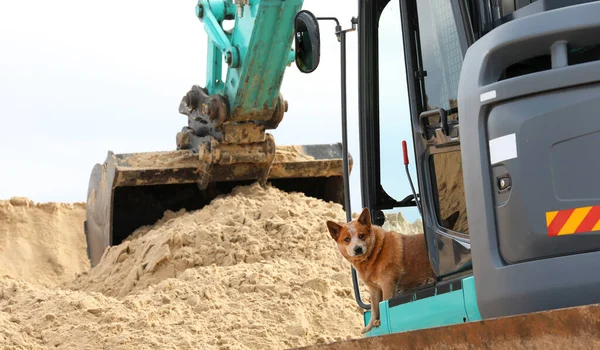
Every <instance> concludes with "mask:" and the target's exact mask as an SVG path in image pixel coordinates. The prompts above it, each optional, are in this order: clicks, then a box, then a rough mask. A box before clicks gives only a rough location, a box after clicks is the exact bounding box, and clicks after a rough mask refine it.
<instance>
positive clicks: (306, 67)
mask: <svg viewBox="0 0 600 350" xmlns="http://www.w3.org/2000/svg"><path fill="white" fill-rule="evenodd" d="M294 34H295V41H294V45H295V46H294V50H295V51H296V67H298V69H299V70H300V71H301V72H302V73H311V72H313V71H314V70H315V69H317V67H318V66H319V61H320V59H321V41H320V34H319V22H317V18H316V17H315V16H314V15H313V14H312V13H311V12H310V11H307V10H302V11H300V12H298V13H297V14H296V17H294Z"/></svg>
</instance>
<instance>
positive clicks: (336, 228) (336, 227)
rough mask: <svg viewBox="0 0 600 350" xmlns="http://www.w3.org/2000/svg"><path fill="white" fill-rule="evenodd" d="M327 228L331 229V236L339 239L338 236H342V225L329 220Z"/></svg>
mask: <svg viewBox="0 0 600 350" xmlns="http://www.w3.org/2000/svg"><path fill="white" fill-rule="evenodd" d="M327 229H328V230H329V234H330V235H331V238H333V239H334V240H336V241H337V239H338V237H339V236H340V231H341V230H342V225H340V224H338V223H335V222H333V221H329V220H327Z"/></svg>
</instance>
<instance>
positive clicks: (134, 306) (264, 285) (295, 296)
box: [0, 185, 420, 349]
mask: <svg viewBox="0 0 600 350" xmlns="http://www.w3.org/2000/svg"><path fill="white" fill-rule="evenodd" d="M16 202H19V201H16ZM21 202H22V203H27V204H26V205H25V204H22V205H15V204H11V205H10V208H12V209H10V210H4V211H0V213H5V214H4V215H3V217H2V220H4V221H2V222H11V223H14V222H16V221H23V220H25V219H18V218H28V220H29V221H36V220H33V219H32V218H33V217H34V216H33V215H32V214H29V216H27V215H25V216H23V215H24V214H19V215H20V216H19V215H15V213H19V210H21V211H23V212H32V211H33V210H34V209H35V208H37V207H36V206H34V205H33V204H32V203H30V202H28V201H21ZM8 207H9V206H8V204H4V206H3V207H2V208H4V209H6V208H8ZM48 207H52V208H58V209H52V210H51V211H48V212H52V213H54V214H53V215H50V216H47V217H44V216H40V218H42V219H39V223H38V224H36V225H30V226H27V227H29V228H28V230H29V231H30V232H23V230H25V228H26V226H23V229H22V230H21V231H15V230H14V229H13V230H12V231H10V230H9V231H10V232H12V236H9V237H15V240H16V237H21V236H23V237H27V238H23V239H22V240H21V241H19V242H20V243H19V244H21V246H22V248H20V249H24V250H25V248H27V247H32V246H35V245H34V243H35V239H36V238H37V239H38V241H43V240H40V239H39V237H46V236H50V237H53V239H55V241H52V240H48V242H47V243H45V245H42V246H40V247H39V249H38V252H37V254H41V255H44V254H46V255H48V254H49V253H48V252H56V251H57V249H59V248H60V249H65V251H66V250H67V249H68V248H70V249H72V255H73V256H75V258H72V259H71V260H70V261H71V262H77V264H75V263H73V265H74V266H66V267H64V268H63V270H62V271H63V273H62V275H60V276H61V277H60V278H58V280H60V282H62V284H61V285H60V286H59V287H58V288H54V287H52V284H50V283H37V282H39V281H42V280H43V278H45V279H47V280H49V281H50V280H52V278H57V276H59V275H58V274H57V273H56V272H54V274H51V275H50V277H47V276H45V274H46V273H47V271H48V270H49V269H50V270H52V269H54V267H53V266H55V265H56V264H55V263H54V262H55V261H57V260H58V258H56V257H57V256H65V255H66V253H64V254H54V255H52V254H50V255H52V256H55V260H51V259H50V260H49V259H45V260H42V262H40V263H39V264H37V265H36V263H34V264H33V265H29V263H24V261H23V259H20V258H18V257H17V258H16V259H17V260H15V261H13V262H12V263H11V264H9V266H10V268H13V269H16V268H17V267H18V266H19V265H22V266H21V269H20V270H15V273H13V274H11V276H13V277H15V278H21V277H23V276H24V277H28V278H22V279H24V281H23V280H17V279H14V278H9V277H5V278H0V348H3V349H4V348H7V349H13V348H14V349H45V348H58V349H99V348H111V349H113V348H114V349H146V348H160V349H185V348H198V349H282V348H290V347H297V346H304V345H309V344H314V343H322V342H331V341H334V340H341V339H348V338H357V337H360V336H361V335H360V330H361V328H362V312H361V310H360V309H359V308H358V306H357V305H356V303H355V301H354V296H353V293H352V280H351V275H350V265H349V263H347V262H346V261H345V260H344V259H343V258H342V257H341V255H340V254H339V252H338V251H337V250H336V248H335V243H334V242H333V240H331V238H330V236H329V234H328V231H327V228H326V226H325V222H326V220H329V219H334V220H338V221H344V218H345V215H344V212H343V210H342V208H341V206H340V205H338V204H332V203H325V202H323V201H319V200H316V199H313V198H309V197H306V196H304V195H302V194H289V193H285V192H282V191H279V190H277V189H275V188H270V187H267V188H261V187H260V186H258V185H252V186H246V187H238V188H236V189H235V190H234V191H233V192H232V193H231V194H230V195H227V196H223V197H219V198H217V199H215V200H214V201H213V202H212V203H211V204H210V205H208V206H206V207H205V208H203V209H202V210H199V211H194V212H185V211H180V212H177V213H173V212H167V213H165V216H164V217H163V219H161V220H160V221H159V222H157V223H156V224H155V225H152V226H147V227H142V228H140V229H138V230H137V231H136V232H135V233H134V234H133V235H132V236H131V237H130V238H129V239H128V240H127V241H125V242H123V243H122V244H120V245H118V246H114V247H111V248H109V249H107V250H106V252H105V254H104V256H103V257H102V260H101V261H100V263H99V264H98V266H96V267H95V268H94V269H92V270H89V271H85V270H86V265H85V264H87V260H86V259H87V256H86V252H85V239H84V238H82V237H83V232H82V221H83V215H84V214H83V213H84V210H83V206H82V205H72V206H70V205H48ZM15 208H17V209H15ZM18 208H21V209H18ZM25 208H26V209H25ZM35 210H40V211H41V212H45V211H44V209H42V208H41V207H40V208H38V209H35ZM46 210H47V209H46ZM6 213H8V214H6ZM74 213H79V214H78V215H79V216H77V215H74ZM61 220H62V221H61ZM402 220H403V219H402V217H401V216H394V219H392V221H390V223H391V224H392V226H393V227H394V228H408V227H412V226H410V225H408V226H407V225H404V224H403V223H402ZM25 221H27V220H25ZM36 222H37V221H36ZM46 222H47V224H48V225H46ZM65 222H68V223H69V225H70V226H69V227H63V226H64V225H63V226H61V225H60V223H63V224H64V223H65ZM4 226H5V225H3V226H2V227H4ZM10 227H15V226H10ZM52 230H54V231H52ZM25 231H26V230H25ZM419 231H420V230H419ZM19 234H20V235H21V236H19ZM38 236H39V237H38ZM63 236H66V237H63ZM2 237H4V235H3V236H2ZM3 239H4V238H3ZM30 239H32V240H33V241H30ZM69 240H74V241H75V243H73V242H69ZM82 240H83V241H82ZM50 242H56V245H50V244H49V243H50ZM58 242H62V243H58ZM15 244H16V243H15ZM82 244H83V245H82ZM4 246H5V245H2V247H4ZM16 248H17V246H15V249H16ZM27 249H29V248H27ZM44 249H47V250H48V251H44ZM81 261H85V264H83V265H81V264H80V263H81ZM78 264H79V265H78ZM4 265H5V264H4V263H3V264H2V265H1V266H2V268H6V267H5V266H4ZM67 265H68V264H67ZM67 267H68V268H70V269H71V270H68V269H67ZM65 271H70V272H65ZM20 272H23V273H25V274H24V275H23V276H21V275H19V273H20ZM76 272H81V273H80V274H79V275H78V276H77V277H76V278H75V279H72V280H70V281H69V277H68V276H71V275H73V274H74V273H76ZM33 277H36V278H37V279H35V278H33ZM49 286H50V287H49ZM362 296H363V300H365V301H366V302H369V300H368V293H367V292H366V289H365V288H364V287H363V288H362Z"/></svg>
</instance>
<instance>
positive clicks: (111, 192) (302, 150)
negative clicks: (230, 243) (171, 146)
mask: <svg viewBox="0 0 600 350" xmlns="http://www.w3.org/2000/svg"><path fill="white" fill-rule="evenodd" d="M273 145H274V144H273ZM214 153H215V152H212V153H210V152H209V153H204V154H203V153H202V152H200V153H197V152H195V153H194V152H192V150H176V151H166V152H147V153H131V154H114V153H113V152H109V153H108V157H107V158H106V161H105V162H104V164H96V165H95V167H94V168H93V170H92V174H91V178H90V182H89V187H88V194H87V215H86V221H85V224H84V228H85V233H86V239H87V245H88V256H89V258H90V261H91V264H92V266H95V265H96V264H97V263H98V262H99V261H100V258H101V257H102V254H103V253H104V250H105V249H106V247H108V246H112V245H117V244H119V243H121V242H122V241H123V240H124V239H125V238H127V237H128V236H129V235H130V234H131V233H133V232H134V231H135V230H136V229H137V228H138V227H141V226H143V225H150V224H153V223H155V222H156V221H157V220H159V219H160V218H161V217H162V216H163V214H164V212H165V211H166V210H172V211H177V210H179V209H186V210H196V209H200V208H202V207H203V206H205V205H207V204H208V203H210V201H211V200H212V199H214V198H215V197H217V196H218V195H221V194H226V193H228V192H230V191H231V190H232V189H233V188H234V187H236V186H239V185H248V184H252V183H254V182H256V181H257V179H261V178H264V179H265V180H266V181H263V182H265V183H270V184H271V185H272V186H274V187H277V188H279V189H281V190H284V191H294V192H303V193H305V194H306V195H308V196H311V197H315V198H319V199H322V200H325V201H332V202H336V203H339V204H341V205H342V206H343V205H344V181H343V158H342V145H341V144H325V145H303V146H276V147H275V155H274V158H273V160H272V164H271V166H270V168H269V167H265V166H264V163H263V164H260V163H253V162H252V159H251V157H249V158H248V160H247V162H235V163H233V162H230V163H228V162H226V161H221V162H213V163H214V164H209V163H208V162H207V161H206V160H205V159H202V157H203V155H204V156H206V155H207V154H210V155H214ZM220 157H221V160H223V159H226V155H225V154H223V151H221V153H220ZM348 162H349V163H348V164H349V170H351V168H352V159H351V157H350V155H348ZM208 165H210V166H208ZM265 168H267V169H269V170H268V174H267V176H266V178H265V177H264V174H263V173H264V171H265V170H264V169H265Z"/></svg>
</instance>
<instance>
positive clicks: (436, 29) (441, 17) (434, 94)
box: [417, 0, 468, 234]
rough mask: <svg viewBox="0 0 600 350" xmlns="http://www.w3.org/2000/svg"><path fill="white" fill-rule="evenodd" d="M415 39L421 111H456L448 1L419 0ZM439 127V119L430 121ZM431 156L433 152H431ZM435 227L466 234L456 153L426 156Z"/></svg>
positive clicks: (458, 55) (453, 117)
mask: <svg viewBox="0 0 600 350" xmlns="http://www.w3.org/2000/svg"><path fill="white" fill-rule="evenodd" d="M417 11H418V13H419V37H420V45H421V58H422V62H423V67H422V69H423V70H424V71H425V72H426V76H425V78H424V87H423V96H424V98H425V101H424V102H423V106H422V108H423V110H431V109H436V108H444V109H446V110H449V109H451V108H456V107H458V105H457V94H458V81H459V78H460V71H461V68H462V60H463V57H462V51H461V47H460V42H459V38H458V27H457V25H456V22H455V19H454V14H453V12H452V7H451V2H450V1H448V0H419V1H417ZM457 120H458V113H457V112H456V111H453V112H451V113H449V117H448V121H449V122H452V121H457ZM430 122H432V123H439V117H432V118H430ZM431 153H435V152H431ZM430 166H431V170H432V171H431V173H432V176H433V177H435V178H434V179H432V180H433V181H432V183H434V184H436V188H434V198H435V200H436V206H437V209H438V213H437V214H438V223H439V224H440V226H442V227H445V228H447V229H450V230H453V231H457V232H461V233H465V234H468V225H467V212H466V203H465V193H464V185H463V176H462V162H461V154H460V150H453V151H450V152H444V153H435V154H432V155H431V156H430Z"/></svg>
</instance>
